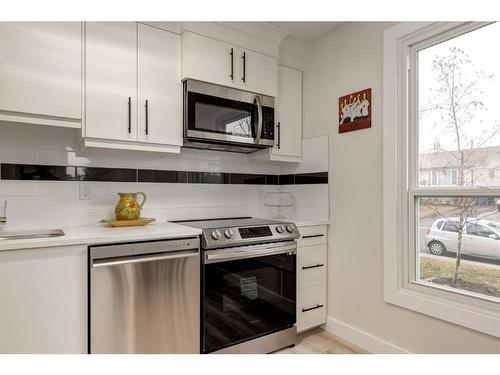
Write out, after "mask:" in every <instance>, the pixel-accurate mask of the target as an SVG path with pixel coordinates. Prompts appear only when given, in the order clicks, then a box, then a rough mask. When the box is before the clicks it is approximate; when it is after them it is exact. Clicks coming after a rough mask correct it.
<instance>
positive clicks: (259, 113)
mask: <svg viewBox="0 0 500 375" xmlns="http://www.w3.org/2000/svg"><path fill="white" fill-rule="evenodd" d="M255 101H256V102H257V116H258V117H259V120H258V121H257V132H256V133H255V143H260V137H261V135H262V103H261V101H260V96H259V95H255Z"/></svg>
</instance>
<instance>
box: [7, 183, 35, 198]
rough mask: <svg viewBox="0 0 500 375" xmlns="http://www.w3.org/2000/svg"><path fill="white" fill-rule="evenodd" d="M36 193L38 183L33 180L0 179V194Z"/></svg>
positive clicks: (19, 194)
mask: <svg viewBox="0 0 500 375" xmlns="http://www.w3.org/2000/svg"><path fill="white" fill-rule="evenodd" d="M31 195H38V183H37V182H34V181H9V180H2V181H0V196H4V197H8V196H31Z"/></svg>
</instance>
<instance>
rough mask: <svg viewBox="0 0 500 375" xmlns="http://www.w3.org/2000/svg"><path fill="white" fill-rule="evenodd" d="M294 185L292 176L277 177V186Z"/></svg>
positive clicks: (293, 176)
mask: <svg viewBox="0 0 500 375" xmlns="http://www.w3.org/2000/svg"><path fill="white" fill-rule="evenodd" d="M294 183H295V175H294V174H284V175H281V176H278V185H293V184H294Z"/></svg>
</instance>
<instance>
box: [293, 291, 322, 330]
mask: <svg viewBox="0 0 500 375" xmlns="http://www.w3.org/2000/svg"><path fill="white" fill-rule="evenodd" d="M325 322H326V285H318V286H313V287H310V288H304V289H300V290H298V291H297V331H303V330H305V329H308V328H312V327H315V326H318V325H321V324H323V323H325Z"/></svg>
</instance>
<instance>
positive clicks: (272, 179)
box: [266, 174, 280, 185]
mask: <svg viewBox="0 0 500 375" xmlns="http://www.w3.org/2000/svg"><path fill="white" fill-rule="evenodd" d="M279 182H280V181H279V176H278V175H274V174H268V175H266V185H279Z"/></svg>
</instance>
